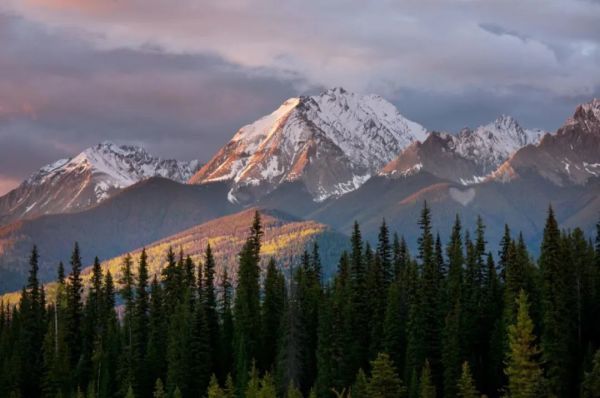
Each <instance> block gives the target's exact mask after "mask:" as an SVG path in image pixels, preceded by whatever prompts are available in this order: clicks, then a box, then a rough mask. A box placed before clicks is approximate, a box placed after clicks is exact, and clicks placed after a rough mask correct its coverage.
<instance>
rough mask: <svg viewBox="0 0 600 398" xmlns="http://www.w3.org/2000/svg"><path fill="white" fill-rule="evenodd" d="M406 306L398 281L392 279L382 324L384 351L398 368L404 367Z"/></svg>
mask: <svg viewBox="0 0 600 398" xmlns="http://www.w3.org/2000/svg"><path fill="white" fill-rule="evenodd" d="M407 316H408V314H407V308H406V301H405V296H404V294H403V289H402V286H400V281H394V282H393V283H392V284H391V286H390V288H389V291H388V296H387V308H386V312H385V321H384V326H383V336H384V337H383V338H384V344H383V346H384V349H385V352H387V353H389V356H390V359H391V360H392V361H393V362H394V363H395V364H398V369H400V370H403V369H404V359H405V356H406V318H407Z"/></svg>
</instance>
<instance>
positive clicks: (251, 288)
mask: <svg viewBox="0 0 600 398" xmlns="http://www.w3.org/2000/svg"><path fill="white" fill-rule="evenodd" d="M262 234H263V232H262V225H261V221H260V214H259V213H258V211H257V212H256V213H255V215H254V220H253V222H252V227H251V228H250V236H249V237H248V239H247V240H246V243H245V244H244V247H243V248H242V250H241V252H240V255H239V268H238V284H237V289H236V295H235V304H234V311H233V313H234V319H235V335H234V345H233V346H234V350H235V356H234V357H235V361H236V364H235V371H236V376H237V383H238V385H239V386H240V387H242V386H244V385H246V380H247V374H248V370H249V368H250V364H251V363H252V361H253V360H255V359H256V358H257V357H258V356H259V352H258V347H259V344H260V286H259V278H260V268H259V261H260V245H261V237H262Z"/></svg>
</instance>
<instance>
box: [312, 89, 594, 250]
mask: <svg viewBox="0 0 600 398" xmlns="http://www.w3.org/2000/svg"><path fill="white" fill-rule="evenodd" d="M453 141H454V138H453V137H451V136H448V135H445V134H431V135H430V136H429V137H428V139H427V140H425V141H424V142H423V143H414V144H413V145H411V146H410V147H409V148H407V149H406V150H405V151H404V152H403V153H402V154H401V155H400V156H399V157H398V158H397V159H396V160H394V161H393V162H391V163H390V164H389V165H388V166H386V168H384V169H383V171H382V173H381V176H378V177H375V178H372V179H371V180H369V181H368V182H367V183H366V184H364V185H363V186H362V187H360V188H359V189H357V190H356V191H354V192H351V193H349V194H347V195H344V196H343V197H341V198H339V199H338V200H336V201H335V202H333V203H327V205H326V206H323V207H322V208H320V209H317V210H316V211H314V212H313V213H312V214H311V215H310V216H311V217H312V218H313V219H315V220H318V221H321V222H325V223H330V224H331V225H332V226H334V227H335V228H338V229H340V230H341V231H345V230H347V229H348V228H350V227H351V223H352V220H353V219H356V220H358V221H359V223H361V225H364V227H365V231H364V232H365V235H366V236H370V237H371V238H373V237H375V236H376V233H377V226H378V224H379V223H380V222H381V221H380V220H381V219H382V218H384V217H385V218H386V220H388V224H389V225H390V227H391V228H396V229H397V230H398V231H400V232H401V233H404V234H405V235H406V236H407V239H408V240H409V241H410V242H412V243H413V244H414V242H416V237H417V236H418V233H419V231H418V226H417V224H416V220H417V216H418V213H419V210H420V208H421V207H422V206H423V202H424V201H427V203H428V204H429V205H430V206H431V208H432V212H433V217H434V223H435V225H436V226H438V227H443V228H446V229H447V230H440V231H439V232H440V233H441V234H442V237H444V236H447V234H448V233H449V232H450V231H449V229H448V228H449V227H448V226H449V225H452V223H453V218H454V216H455V214H457V213H459V214H461V216H462V217H463V220H464V221H465V224H466V225H469V226H473V224H474V222H475V219H476V217H477V215H481V216H482V217H483V220H484V222H485V223H486V224H487V226H488V228H487V232H488V235H487V237H488V241H489V242H490V244H491V245H492V246H493V245H497V244H498V242H499V240H500V237H501V235H502V232H503V227H504V224H505V223H508V224H509V225H510V227H511V229H512V230H513V231H514V232H515V233H518V232H523V234H524V236H525V238H526V239H529V241H528V243H529V244H530V248H531V249H532V250H533V251H534V252H535V251H536V250H537V248H538V247H539V241H540V238H541V235H542V232H543V226H544V221H545V217H546V211H547V209H548V206H549V205H552V206H553V207H554V210H555V212H556V216H557V219H558V221H559V222H560V223H561V226H562V227H565V228H574V227H580V228H582V229H583V230H584V231H585V232H587V233H594V227H595V223H596V222H597V221H598V217H599V216H600V200H598V198H599V197H600V101H598V100H594V101H592V102H590V103H588V104H584V105H581V106H579V107H578V108H577V110H576V111H575V114H574V115H573V117H572V118H570V119H569V120H568V121H567V122H566V123H565V125H564V126H563V127H561V128H560V129H559V130H558V131H557V132H556V133H555V134H546V135H544V136H543V138H542V139H541V141H540V142H539V144H537V145H526V146H525V147H523V148H521V149H519V150H518V151H517V152H516V153H515V154H514V155H513V156H512V157H510V158H509V159H508V160H507V161H506V162H504V163H503V164H502V165H501V166H500V167H499V168H498V170H497V171H495V172H493V173H492V174H491V175H490V176H489V177H487V178H479V179H475V180H474V182H473V183H470V184H465V180H464V178H465V176H466V175H468V174H469V173H473V172H474V170H475V171H478V172H479V171H480V172H483V169H481V168H480V169H478V167H481V164H479V165H478V164H477V163H475V162H474V161H471V160H469V159H467V158H465V157H463V156H461V155H460V154H458V153H457V151H455V150H453V146H452V144H453ZM533 141H534V142H535V140H533ZM454 148H455V147H454ZM465 185H467V186H465ZM365 203H368V206H365Z"/></svg>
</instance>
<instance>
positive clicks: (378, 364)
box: [367, 353, 405, 398]
mask: <svg viewBox="0 0 600 398" xmlns="http://www.w3.org/2000/svg"><path fill="white" fill-rule="evenodd" d="M371 369H372V370H371V378H370V380H369V384H368V386H367V392H368V395H369V397H370V398H398V397H403V396H404V394H405V388H404V387H403V385H402V381H401V380H400V378H399V377H398V374H397V372H396V368H395V367H394V364H393V363H392V361H391V360H390V357H389V356H388V355H387V354H385V353H380V354H379V355H377V358H376V359H375V360H374V361H373V362H371Z"/></svg>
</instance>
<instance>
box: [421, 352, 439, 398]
mask: <svg viewBox="0 0 600 398" xmlns="http://www.w3.org/2000/svg"><path fill="white" fill-rule="evenodd" d="M419 382H420V383H419V398H435V397H436V396H437V393H436V391H435V385H434V384H433V380H432V379H431V367H430V366H429V361H425V365H423V370H422V371H421V378H420V380H419Z"/></svg>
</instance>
